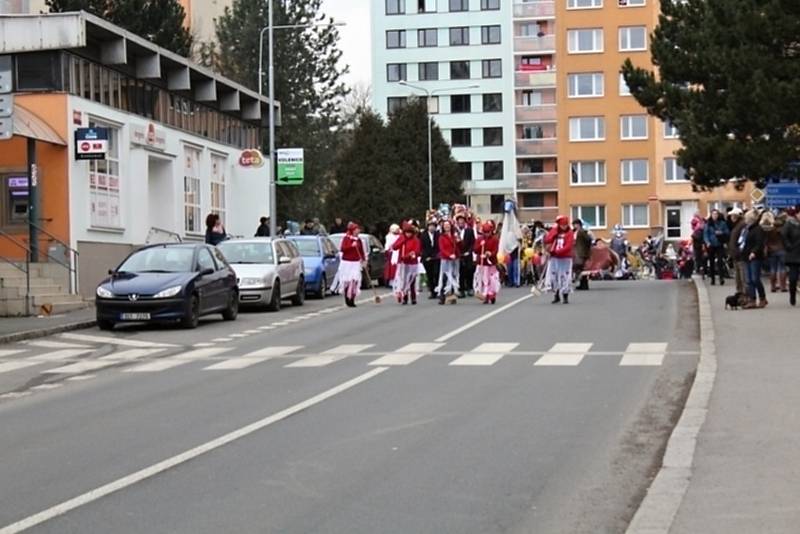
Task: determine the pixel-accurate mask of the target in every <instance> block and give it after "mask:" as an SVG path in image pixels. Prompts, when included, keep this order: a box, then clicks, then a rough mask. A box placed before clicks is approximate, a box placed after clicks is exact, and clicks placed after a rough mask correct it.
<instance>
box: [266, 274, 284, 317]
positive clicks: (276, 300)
mask: <svg viewBox="0 0 800 534" xmlns="http://www.w3.org/2000/svg"><path fill="white" fill-rule="evenodd" d="M267 309H268V310H269V311H272V312H276V311H280V309H281V281H280V280H275V283H273V284H272V298H271V299H269V304H267Z"/></svg>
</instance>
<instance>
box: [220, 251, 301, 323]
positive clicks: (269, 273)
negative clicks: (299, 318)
mask: <svg viewBox="0 0 800 534" xmlns="http://www.w3.org/2000/svg"><path fill="white" fill-rule="evenodd" d="M217 248H219V249H220V251H222V254H224V255H225V258H226V259H227V260H228V263H230V265H231V267H233V270H234V271H236V278H237V281H238V283H239V302H240V303H241V304H242V305H243V306H245V305H246V306H265V307H266V308H267V309H268V310H270V311H278V310H280V309H281V301H283V300H285V299H291V301H292V304H294V305H295V306H302V305H303V302H305V295H306V292H305V279H304V272H305V268H304V265H303V257H302V256H301V255H300V252H299V251H298V250H297V247H296V246H295V244H294V243H292V242H291V241H288V240H286V239H272V238H269V237H266V238H264V237H257V238H253V239H231V240H229V241H223V242H222V243H220V244H219V245H218V246H217Z"/></svg>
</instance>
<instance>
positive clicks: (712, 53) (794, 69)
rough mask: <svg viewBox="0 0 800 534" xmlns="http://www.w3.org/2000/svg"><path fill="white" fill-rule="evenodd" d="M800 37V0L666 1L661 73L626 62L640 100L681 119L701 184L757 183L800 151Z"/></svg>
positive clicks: (687, 156) (658, 58)
mask: <svg viewBox="0 0 800 534" xmlns="http://www.w3.org/2000/svg"><path fill="white" fill-rule="evenodd" d="M798 36H800V2H797V0H767V1H765V0H685V1H679V0H662V1H661V15H660V17H659V25H658V27H657V28H656V30H655V33H654V36H653V38H652V45H651V48H652V56H653V63H654V64H655V65H656V66H657V68H658V75H656V74H654V73H653V72H650V71H648V70H646V69H642V68H635V67H634V65H633V63H632V62H631V61H630V59H629V60H627V61H626V62H625V65H624V66H623V69H622V71H623V74H624V75H625V79H626V81H627V82H628V85H629V86H630V88H631V92H632V93H633V95H634V96H635V97H636V99H637V100H638V101H639V103H640V104H642V105H643V106H645V107H646V108H647V110H648V112H649V113H651V114H652V115H655V116H657V117H659V118H661V119H662V120H667V121H670V122H671V123H672V124H673V125H675V126H676V127H677V128H678V131H679V132H680V137H681V141H682V142H683V145H684V148H682V149H681V150H680V151H679V152H678V161H679V163H680V164H681V165H682V166H683V167H684V168H686V169H687V170H688V172H689V174H690V176H691V178H692V180H693V182H694V184H695V186H696V187H697V188H701V189H703V188H712V187H716V186H719V185H722V184H724V183H726V182H728V181H730V180H733V179H747V180H752V181H756V182H760V181H762V180H763V179H764V178H765V177H766V176H767V175H770V174H773V173H781V172H784V171H786V170H787V167H788V166H789V163H790V162H792V161H796V160H798V159H800V39H798ZM795 172H796V171H795Z"/></svg>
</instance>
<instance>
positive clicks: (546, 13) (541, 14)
mask: <svg viewBox="0 0 800 534" xmlns="http://www.w3.org/2000/svg"><path fill="white" fill-rule="evenodd" d="M555 16H556V6H555V2H554V1H553V0H540V1H538V2H525V3H515V4H514V18H515V19H545V18H553V17H555Z"/></svg>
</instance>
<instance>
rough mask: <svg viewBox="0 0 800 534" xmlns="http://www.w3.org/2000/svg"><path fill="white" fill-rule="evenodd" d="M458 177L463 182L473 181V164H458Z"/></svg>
mask: <svg viewBox="0 0 800 534" xmlns="http://www.w3.org/2000/svg"><path fill="white" fill-rule="evenodd" d="M458 175H459V176H460V177H461V181H462V182H471V181H472V162H471V161H462V162H459V164H458Z"/></svg>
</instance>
